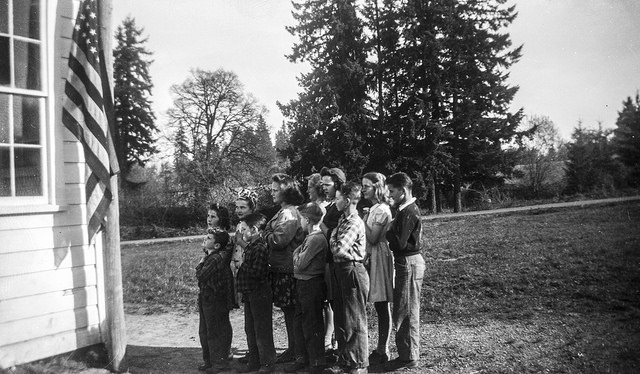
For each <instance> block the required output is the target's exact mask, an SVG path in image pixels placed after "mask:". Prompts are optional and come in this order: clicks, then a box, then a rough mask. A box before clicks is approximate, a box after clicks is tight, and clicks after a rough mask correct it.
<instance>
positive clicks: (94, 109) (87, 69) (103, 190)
mask: <svg viewBox="0 0 640 374" xmlns="http://www.w3.org/2000/svg"><path fill="white" fill-rule="evenodd" d="M98 19H99V18H98V9H97V0H81V1H80V8H79V9H78V15H77V17H76V24H75V27H74V31H73V36H72V43H71V50H70V52H69V75H68V77H67V81H66V84H65V100H64V102H63V105H62V123H63V124H64V126H65V127H66V128H67V129H68V130H69V131H70V132H71V133H72V134H73V135H74V136H75V137H76V138H77V139H78V141H79V142H80V143H81V144H82V148H83V150H84V158H85V162H86V169H87V170H86V173H85V193H86V199H87V201H86V202H87V205H86V208H87V209H86V210H87V223H88V225H87V226H88V231H89V240H90V241H91V240H92V239H93V237H94V235H95V234H96V233H97V232H98V231H99V230H100V227H101V226H103V225H104V224H105V223H106V213H107V210H108V207H109V204H110V202H111V200H112V198H113V195H112V193H111V175H112V172H114V171H116V170H117V166H115V165H116V164H115V162H114V161H113V160H114V159H115V154H114V152H111V151H112V150H113V146H112V141H111V139H110V134H111V131H110V129H109V118H110V117H109V116H107V113H106V112H105V101H104V100H105V98H106V99H107V100H111V95H110V93H109V90H110V87H109V84H108V82H109V81H108V78H107V76H106V66H105V64H104V63H103V61H104V56H103V54H104V51H102V50H101V49H100V27H99V24H98ZM101 59H102V60H101ZM110 107H111V106H110V105H109V108H110ZM112 165H114V167H111V166H112Z"/></svg>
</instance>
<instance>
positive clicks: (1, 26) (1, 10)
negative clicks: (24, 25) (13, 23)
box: [0, 0, 9, 33]
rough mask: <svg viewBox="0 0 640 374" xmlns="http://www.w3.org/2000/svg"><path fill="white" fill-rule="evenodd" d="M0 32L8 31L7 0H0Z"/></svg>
mask: <svg viewBox="0 0 640 374" xmlns="http://www.w3.org/2000/svg"><path fill="white" fill-rule="evenodd" d="M0 32H4V33H8V32H9V1H8V0H0Z"/></svg>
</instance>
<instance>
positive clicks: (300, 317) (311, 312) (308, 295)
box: [285, 203, 328, 374]
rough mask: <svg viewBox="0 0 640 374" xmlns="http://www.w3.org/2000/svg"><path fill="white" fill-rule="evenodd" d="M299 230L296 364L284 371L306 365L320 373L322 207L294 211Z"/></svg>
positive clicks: (324, 253)
mask: <svg viewBox="0 0 640 374" xmlns="http://www.w3.org/2000/svg"><path fill="white" fill-rule="evenodd" d="M298 211H299V212H300V215H301V217H302V219H301V224H302V229H303V230H304V231H305V232H306V233H308V235H307V237H306V238H305V239H304V241H303V242H302V244H301V245H300V246H299V247H298V248H296V249H295V251H294V252H293V275H294V277H295V278H296V311H295V315H294V320H293V330H294V335H295V353H296V361H295V363H293V365H291V366H290V367H288V368H286V369H285V371H286V372H288V373H296V372H298V371H300V370H302V369H303V368H305V367H306V366H307V365H309V366H310V368H309V372H310V373H312V374H314V373H321V372H322V368H323V364H324V319H323V317H322V311H323V305H324V300H325V299H326V297H327V286H326V284H325V282H324V272H325V264H326V261H327V260H326V257H327V251H328V244H327V238H326V237H325V236H324V234H323V233H322V231H321V230H320V220H321V219H322V215H323V212H322V208H320V207H319V206H318V205H317V204H315V203H308V204H305V205H302V206H300V207H299V208H298Z"/></svg>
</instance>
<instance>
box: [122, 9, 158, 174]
mask: <svg viewBox="0 0 640 374" xmlns="http://www.w3.org/2000/svg"><path fill="white" fill-rule="evenodd" d="M142 32H143V29H142V28H137V27H136V23H135V19H134V18H131V17H127V18H126V19H125V20H124V21H123V22H122V25H120V26H118V29H117V30H116V40H117V46H116V48H115V49H114V51H113V57H114V68H113V74H114V82H115V89H114V102H115V118H116V134H115V148H116V155H117V157H118V163H119V164H120V170H121V171H122V174H123V178H122V179H123V180H126V177H127V175H128V174H129V171H130V170H131V167H132V166H133V165H134V164H139V165H140V166H144V165H145V163H146V162H147V161H148V160H149V157H150V156H151V155H152V154H153V153H155V152H157V150H156V148H155V147H154V145H153V143H154V134H155V133H156V132H157V131H158V129H157V127H156V125H155V119H156V118H155V115H154V114H153V111H152V110H151V100H150V96H151V89H152V88H153V84H152V83H151V76H150V74H149V65H151V63H152V61H151V60H149V59H148V57H150V56H151V55H152V53H151V52H149V51H148V50H147V49H146V48H145V46H144V44H145V43H146V41H147V38H144V39H143V38H142Z"/></svg>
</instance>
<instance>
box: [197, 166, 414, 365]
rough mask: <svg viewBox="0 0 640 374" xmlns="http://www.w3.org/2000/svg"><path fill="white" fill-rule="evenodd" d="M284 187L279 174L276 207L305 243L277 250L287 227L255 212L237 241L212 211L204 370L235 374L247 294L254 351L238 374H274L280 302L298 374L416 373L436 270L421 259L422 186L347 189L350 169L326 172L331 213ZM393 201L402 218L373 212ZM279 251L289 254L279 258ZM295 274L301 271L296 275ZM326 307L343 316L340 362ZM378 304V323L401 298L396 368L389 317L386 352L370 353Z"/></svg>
mask: <svg viewBox="0 0 640 374" xmlns="http://www.w3.org/2000/svg"><path fill="white" fill-rule="evenodd" d="M279 178H281V177H276V176H274V179H273V180H274V189H273V191H272V193H273V195H274V202H276V203H280V206H281V208H280V211H279V212H278V213H277V215H283V214H284V215H285V216H287V217H289V218H291V217H293V219H292V220H289V221H287V222H289V223H288V224H290V225H294V226H296V227H295V228H292V229H291V230H293V231H292V232H296V233H297V232H302V233H304V239H301V242H300V241H299V240H294V239H293V237H291V238H288V239H287V241H286V243H284V244H283V243H281V245H280V247H277V248H276V247H274V243H278V240H279V239H278V238H279V237H282V236H283V235H284V234H283V232H285V231H286V230H289V229H288V228H286V227H285V228H282V227H280V226H279V225H278V224H277V219H276V218H273V219H271V220H270V221H269V222H267V220H266V217H265V216H264V215H262V214H260V213H256V212H253V211H251V212H246V214H244V213H243V214H238V216H239V217H240V218H241V220H242V223H241V224H242V227H243V228H242V231H241V233H240V234H236V237H235V238H234V239H233V240H230V236H229V234H228V232H227V231H228V229H229V227H228V222H229V219H228V213H226V210H225V209H224V208H222V207H219V206H217V205H216V204H213V205H211V206H210V209H209V214H208V218H207V223H208V226H209V228H208V230H207V237H206V239H205V241H204V243H203V249H204V251H205V255H204V256H203V258H202V260H201V261H200V263H199V264H198V265H197V266H196V277H197V279H198V286H199V288H200V293H199V296H198V308H199V312H200V329H199V334H200V342H201V345H202V350H203V359H204V364H203V365H202V366H200V368H199V369H200V370H202V371H207V372H208V373H217V372H220V371H224V370H227V369H228V368H229V361H228V360H229V358H230V349H231V338H232V331H231V324H230V322H229V311H230V309H232V308H233V306H234V305H236V304H237V303H238V299H237V295H238V294H240V295H241V296H240V302H241V303H242V304H243V305H244V318H245V326H244V327H245V333H246V336H247V344H248V354H247V356H246V358H244V362H246V365H245V366H244V367H242V368H241V369H239V370H238V372H252V371H258V372H272V371H273V369H274V364H275V363H276V353H275V347H274V341H273V327H272V323H273V321H272V317H273V316H272V307H273V305H274V304H275V305H277V306H280V307H282V309H283V311H284V312H285V320H286V322H287V332H288V334H289V335H291V336H290V337H289V339H290V340H289V349H290V350H291V349H293V351H294V353H295V356H293V357H294V362H293V363H292V364H291V365H290V366H288V367H287V368H285V371H287V372H298V371H304V372H310V373H323V372H324V373H328V374H338V373H343V372H348V373H358V374H359V373H366V372H367V367H368V366H369V364H374V363H384V365H385V366H384V368H385V370H386V371H393V370H397V369H401V368H412V367H416V366H417V365H418V357H419V342H420V334H419V330H420V319H419V318H420V310H419V308H420V289H421V285H422V277H423V274H424V270H425V264H424V259H423V258H422V255H421V254H420V232H421V223H420V222H421V221H420V210H419V208H418V206H417V205H416V203H415V198H413V197H412V192H411V189H412V182H411V179H410V178H409V177H408V176H407V175H406V174H405V173H396V174H393V175H392V176H390V177H389V178H388V179H386V183H385V177H384V176H383V175H382V174H379V173H368V174H366V175H365V176H364V177H363V179H362V184H360V183H352V182H346V177H345V174H344V172H343V171H342V170H340V169H338V168H323V169H322V171H321V172H320V179H319V180H318V182H319V186H321V188H322V190H323V192H324V193H325V195H326V197H327V200H328V204H319V203H318V202H317V201H313V200H312V202H309V203H306V204H302V205H299V206H297V207H296V206H292V204H291V201H292V200H291V199H290V198H288V197H287V196H290V194H289V195H287V194H288V193H289V190H290V189H292V188H297V186H290V185H286V188H284V187H285V185H284V184H282V182H281V180H280V179H279ZM277 186H282V187H283V188H276V187H277ZM363 187H364V190H363ZM387 188H388V193H387ZM372 190H373V191H375V192H371V191H372ZM363 195H364V196H365V197H366V198H367V199H369V200H371V201H373V202H374V203H375V204H374V206H373V207H372V208H371V216H369V214H370V213H369V212H368V211H366V210H365V211H364V212H362V211H359V210H358V207H359V202H360V200H361V197H362V196H363ZM387 197H390V198H392V199H393V202H394V212H395V216H394V217H393V218H391V212H390V211H389V209H388V207H386V208H385V209H386V211H388V213H387V215H386V216H385V215H384V214H382V215H380V214H378V213H375V214H374V212H373V211H374V210H375V211H376V212H378V211H381V212H383V213H384V212H385V209H378V206H379V205H380V206H381V207H383V205H385V204H386V198H387ZM383 208H384V207H383ZM254 209H255V201H254V202H253V207H252V210H254ZM373 216H375V217H373ZM380 217H383V218H380ZM363 218H364V219H365V220H366V221H367V222H366V223H365V221H363ZM272 222H276V223H272ZM292 235H293V234H292ZM295 235H296V236H297V234H295ZM237 243H241V244H242V245H241V247H240V252H241V261H237V260H236V258H237V253H236V254H235V256H234V249H237V248H238V244H237ZM381 243H382V244H384V245H382V244H381ZM378 250H379V251H380V253H378V252H377V251H378ZM385 250H386V252H385ZM274 251H277V252H278V253H275V255H276V256H274ZM387 252H389V253H387ZM391 252H392V253H393V255H391ZM289 262H291V264H289ZM289 265H290V267H291V268H292V271H289V270H287V267H288V266H289ZM392 266H393V268H391V267H392ZM232 269H233V271H232ZM374 269H378V270H374ZM379 269H383V270H379ZM394 269H395V271H394ZM394 272H395V275H394ZM290 275H292V276H290ZM393 277H395V279H391V278H393ZM394 280H395V282H394ZM394 283H395V284H394ZM283 284H284V285H285V286H283ZM283 287H284V288H286V290H287V291H291V292H293V293H294V295H293V300H291V302H290V303H289V304H287V305H286V306H285V305H278V303H277V301H276V299H279V301H280V302H281V301H282V298H280V296H278V295H280V294H282V288H283ZM381 295H382V296H381ZM384 295H388V296H384ZM327 301H329V303H330V305H331V308H329V309H330V310H332V311H333V315H332V320H333V323H334V331H335V339H336V341H337V346H338V347H337V348H338V349H337V354H336V355H334V356H331V355H327V354H326V352H325V329H326V326H325V320H326V319H327V318H331V315H328V317H327V316H325V311H326V309H327ZM367 301H372V302H374V303H375V305H376V311H377V312H378V314H379V316H380V315H384V314H385V308H386V310H387V311H388V310H389V307H388V302H390V301H393V317H392V319H393V325H394V326H395V328H396V345H397V350H398V357H397V358H396V359H394V360H389V357H388V347H387V340H388V332H385V330H386V329H390V327H389V321H388V317H387V318H386V320H387V321H386V325H385V322H384V320H385V318H382V317H380V321H381V324H382V325H385V326H381V328H380V331H381V333H380V335H381V336H379V344H378V348H377V349H376V350H374V352H373V353H371V354H369V342H368V328H367V313H366V303H367ZM285 307H286V309H285ZM291 316H292V318H291ZM385 335H386V336H385ZM291 339H293V343H292V341H291ZM380 342H382V343H380ZM370 361H371V362H370ZM373 361H375V362H373Z"/></svg>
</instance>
